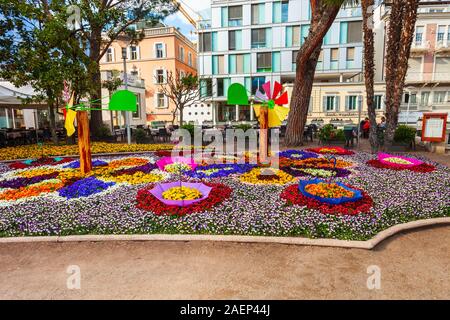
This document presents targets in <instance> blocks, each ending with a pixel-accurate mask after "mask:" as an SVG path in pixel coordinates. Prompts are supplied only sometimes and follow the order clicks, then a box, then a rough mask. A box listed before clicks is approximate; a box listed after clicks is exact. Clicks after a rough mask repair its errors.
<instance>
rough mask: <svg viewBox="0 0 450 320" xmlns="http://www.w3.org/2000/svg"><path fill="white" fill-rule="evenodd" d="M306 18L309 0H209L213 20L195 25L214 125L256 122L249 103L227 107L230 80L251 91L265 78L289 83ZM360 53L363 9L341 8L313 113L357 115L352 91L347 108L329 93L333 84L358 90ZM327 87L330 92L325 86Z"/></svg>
mask: <svg viewBox="0 0 450 320" xmlns="http://www.w3.org/2000/svg"><path fill="white" fill-rule="evenodd" d="M310 16H311V10H310V4H309V1H308V0H289V1H287V0H283V1H274V0H265V1H261V0H257V1H256V0H254V1H249V0H247V1H242V0H235V1H226V0H213V1H212V4H211V20H210V21H202V22H201V23H199V29H200V30H199V63H198V70H199V74H200V76H201V77H202V78H204V79H203V80H202V94H203V95H204V96H209V97H210V98H209V100H208V101H209V102H210V103H211V104H212V107H213V109H212V111H213V121H214V122H215V123H219V124H220V123H227V122H233V121H254V120H255V117H254V114H253V111H252V110H251V108H250V107H246V106H229V105H227V103H226V100H227V98H226V94H227V90H228V87H229V85H230V84H232V83H241V84H242V85H244V86H245V87H246V88H247V90H248V91H249V92H250V93H252V94H254V93H255V92H256V90H257V88H260V87H261V85H262V84H263V83H265V82H266V81H271V82H273V81H278V82H280V83H282V84H284V85H286V86H287V87H289V86H292V84H293V82H294V79H295V70H296V65H295V61H296V56H297V52H298V50H299V49H300V47H301V45H302V44H303V42H304V39H305V37H306V36H307V35H308V31H309V24H310ZM362 51H363V44H362V16H361V9H360V8H359V7H346V8H343V9H342V10H341V11H340V12H339V14H338V17H337V18H336V21H335V22H334V23H333V25H332V26H331V28H330V31H329V32H328V34H327V35H326V37H325V39H324V45H323V51H322V53H321V56H320V58H319V63H318V66H317V71H316V82H317V84H318V85H319V87H317V88H315V89H314V93H313V99H312V104H311V108H312V109H311V112H312V113H313V114H316V115H317V117H321V116H322V115H323V116H324V119H326V120H325V121H327V122H329V121H331V120H332V119H333V118H338V117H340V118H342V117H343V115H340V114H341V113H345V114H348V113H352V115H351V116H350V118H357V112H355V110H353V109H354V98H353V96H354V95H353V94H352V95H350V97H349V100H348V101H349V102H348V107H347V106H346V103H345V101H347V100H345V101H344V99H346V98H344V97H339V100H342V102H338V99H334V100H333V98H331V97H330V98H328V96H331V94H334V93H335V92H336V90H334V89H333V87H334V86H335V85H337V84H345V85H346V86H347V87H351V86H354V87H355V88H354V89H349V91H348V92H353V91H358V90H361V72H362ZM327 86H328V87H330V90H325V89H324V88H325V87H327ZM325 98H326V99H325ZM324 99H325V100H324ZM346 108H347V109H346ZM347 111H348V112H347Z"/></svg>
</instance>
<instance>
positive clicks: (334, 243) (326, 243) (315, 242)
mask: <svg viewBox="0 0 450 320" xmlns="http://www.w3.org/2000/svg"><path fill="white" fill-rule="evenodd" d="M446 224H450V217H443V218H433V219H428V220H417V221H412V222H408V223H404V224H399V225H396V226H393V227H391V228H389V229H386V230H384V231H381V232H380V233H379V234H377V235H376V236H375V237H374V238H372V239H370V240H367V241H347V240H336V239H309V238H300V237H264V236H234V235H229V236H228V235H178V234H175V235H171V234H150V235H74V236H42V237H11V238H0V244H2V243H33V242H99V241H185V242H186V241H214V242H243V243H276V244H290V245H305V246H320V247H338V248H350V249H366V250H371V249H373V248H375V247H376V246H377V245H378V244H379V243H381V242H382V241H384V240H386V239H387V238H390V237H391V236H393V235H395V234H397V233H400V232H403V231H407V230H412V229H416V228H422V227H427V226H434V225H446Z"/></svg>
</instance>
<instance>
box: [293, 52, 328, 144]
mask: <svg viewBox="0 0 450 320" xmlns="http://www.w3.org/2000/svg"><path fill="white" fill-rule="evenodd" d="M321 50H322V45H319V46H318V47H317V48H316V50H315V51H314V53H313V54H312V55H311V57H310V58H309V59H308V60H307V61H306V63H305V64H304V65H302V66H299V68H297V72H296V79H295V83H296V85H294V90H293V91H292V98H291V109H290V110H289V118H288V119H289V124H288V127H287V130H286V136H285V144H286V145H288V146H299V145H302V144H303V132H304V131H305V125H306V120H307V118H308V109H309V104H310V100H311V91H312V86H313V83H314V74H315V70H316V66H317V61H318V59H319V56H320V51H321Z"/></svg>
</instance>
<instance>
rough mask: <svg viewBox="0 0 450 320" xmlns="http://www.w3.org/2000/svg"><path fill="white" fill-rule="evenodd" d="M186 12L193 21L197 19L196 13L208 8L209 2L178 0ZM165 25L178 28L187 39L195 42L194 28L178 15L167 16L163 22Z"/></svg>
mask: <svg viewBox="0 0 450 320" xmlns="http://www.w3.org/2000/svg"><path fill="white" fill-rule="evenodd" d="M178 1H179V2H180V3H181V5H182V6H183V7H184V9H185V10H186V11H188V12H189V14H190V15H191V17H192V18H193V19H194V20H197V19H198V14H197V13H196V12H202V11H203V10H207V9H209V8H210V3H211V1H210V0H178ZM164 22H165V23H166V24H167V25H170V26H174V27H177V28H180V31H181V32H182V33H183V34H184V35H185V36H186V37H188V38H189V39H191V40H196V39H197V35H196V34H195V33H194V32H195V29H194V27H193V26H192V25H191V24H190V23H189V22H188V21H187V20H186V18H185V17H184V16H183V15H182V14H181V13H180V12H178V13H176V14H174V15H172V16H169V17H167V18H166V19H165V21H164Z"/></svg>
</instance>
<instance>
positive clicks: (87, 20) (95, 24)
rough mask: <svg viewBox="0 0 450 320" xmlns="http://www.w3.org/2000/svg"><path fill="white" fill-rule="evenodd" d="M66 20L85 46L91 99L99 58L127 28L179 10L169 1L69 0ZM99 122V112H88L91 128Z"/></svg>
mask: <svg viewBox="0 0 450 320" xmlns="http://www.w3.org/2000/svg"><path fill="white" fill-rule="evenodd" d="M66 2H67V3H68V4H69V5H71V6H72V7H71V8H72V9H71V10H69V14H70V15H69V16H68V19H69V20H68V21H69V22H70V26H71V27H73V28H72V29H73V36H74V38H76V39H78V40H79V41H78V42H79V43H80V45H81V46H83V47H85V48H88V50H86V51H85V52H86V55H87V56H88V57H89V63H88V65H87V77H88V79H90V81H91V82H92V83H91V86H90V98H91V100H93V101H95V100H99V99H101V79H100V61H101V59H102V58H103V56H104V55H105V54H106V51H107V49H108V47H109V46H110V45H111V44H112V43H113V42H114V41H115V40H116V39H117V38H118V37H119V36H120V35H122V34H123V33H124V32H126V31H127V30H129V29H130V27H131V26H132V25H133V24H135V23H137V22H139V21H143V20H144V21H145V22H146V27H150V26H154V25H156V24H157V23H159V22H160V21H161V20H162V19H164V18H165V17H166V16H168V15H170V14H172V13H174V12H175V11H176V10H178V4H176V2H175V1H172V0H140V1H136V0H116V1H113V0H92V1H86V0H69V1H66ZM101 125H102V113H101V111H92V112H91V127H92V128H100V127H101Z"/></svg>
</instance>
